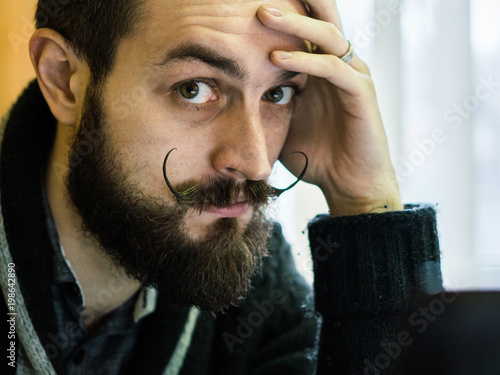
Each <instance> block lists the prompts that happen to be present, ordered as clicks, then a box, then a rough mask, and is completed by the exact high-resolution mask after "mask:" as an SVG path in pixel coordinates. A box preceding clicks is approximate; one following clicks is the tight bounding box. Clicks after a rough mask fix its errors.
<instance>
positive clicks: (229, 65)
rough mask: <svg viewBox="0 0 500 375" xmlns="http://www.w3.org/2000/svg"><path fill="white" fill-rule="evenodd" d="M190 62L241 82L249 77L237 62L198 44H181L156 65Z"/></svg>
mask: <svg viewBox="0 0 500 375" xmlns="http://www.w3.org/2000/svg"><path fill="white" fill-rule="evenodd" d="M189 60H198V61H200V62H202V63H205V64H208V65H210V66H212V67H214V68H215V69H217V70H220V71H222V72H224V73H226V74H227V75H229V76H231V77H233V78H236V79H239V80H241V81H244V80H246V78H247V77H248V74H247V72H246V70H245V69H244V68H243V67H241V66H240V65H239V64H238V63H237V62H236V61H234V60H231V59H230V58H228V57H225V56H223V55H221V54H220V53H218V52H217V51H215V50H213V49H211V48H208V47H205V46H202V45H201V44H197V43H189V44H181V45H180V46H178V47H176V48H174V49H173V50H171V51H169V52H168V53H167V55H166V56H165V58H164V59H163V60H162V61H161V62H160V63H157V64H155V65H157V66H167V65H169V64H170V63H173V62H178V61H189Z"/></svg>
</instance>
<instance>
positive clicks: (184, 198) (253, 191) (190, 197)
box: [163, 148, 309, 212]
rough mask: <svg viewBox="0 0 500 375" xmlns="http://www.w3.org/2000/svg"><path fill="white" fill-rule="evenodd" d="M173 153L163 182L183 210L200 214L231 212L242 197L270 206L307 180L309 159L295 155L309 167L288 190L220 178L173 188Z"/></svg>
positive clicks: (261, 182) (297, 152) (164, 162)
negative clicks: (169, 171)
mask: <svg viewBox="0 0 500 375" xmlns="http://www.w3.org/2000/svg"><path fill="white" fill-rule="evenodd" d="M174 150H176V148H173V149H171V150H170V151H169V152H168V153H167V155H166V156H165V159H164V160H163V178H164V179H165V182H166V184H167V186H168V188H169V189H170V191H171V192H172V194H173V195H174V196H175V198H176V199H177V202H178V203H179V205H181V206H189V207H194V208H196V209H198V210H199V211H200V212H201V211H202V210H203V209H204V208H205V207H209V206H212V207H217V208H228V207H231V206H232V205H234V203H235V202H236V201H237V200H238V198H239V197H240V196H241V194H243V196H244V198H245V201H246V202H247V203H249V204H251V205H263V204H266V203H268V200H269V198H277V197H279V196H280V195H281V194H283V193H284V192H285V191H288V190H290V189H291V188H293V187H294V186H295V185H297V183H298V182H299V181H300V180H302V178H303V177H304V175H305V173H306V171H307V167H308V164H309V159H308V158H307V155H306V154H304V153H303V152H301V151H296V152H293V153H294V154H301V155H303V156H304V158H305V159H306V164H305V166H304V169H303V170H302V173H301V174H300V175H299V177H298V178H297V180H296V181H295V182H294V183H293V184H291V185H290V186H288V187H287V188H285V189H278V188H275V187H272V186H271V185H269V184H268V183H267V182H265V181H249V180H247V181H246V182H244V183H242V184H239V183H237V182H235V181H234V180H233V179H231V178H224V177H217V178H210V179H209V180H208V181H188V182H185V183H183V184H180V185H179V186H178V187H177V188H174V187H173V186H172V184H171V183H170V180H169V179H168V177H167V160H168V157H169V156H170V154H171V153H172V151H174Z"/></svg>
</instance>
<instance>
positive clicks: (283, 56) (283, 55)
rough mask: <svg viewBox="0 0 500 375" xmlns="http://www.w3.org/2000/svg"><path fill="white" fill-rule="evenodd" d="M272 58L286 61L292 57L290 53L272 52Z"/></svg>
mask: <svg viewBox="0 0 500 375" xmlns="http://www.w3.org/2000/svg"><path fill="white" fill-rule="evenodd" d="M274 56H276V57H277V58H278V59H280V60H287V59H289V58H291V57H292V53H291V52H286V51H274Z"/></svg>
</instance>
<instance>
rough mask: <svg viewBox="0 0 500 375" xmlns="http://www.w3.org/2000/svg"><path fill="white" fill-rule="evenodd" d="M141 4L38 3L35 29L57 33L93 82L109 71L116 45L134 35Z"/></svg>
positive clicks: (100, 0) (117, 0) (98, 0)
mask: <svg viewBox="0 0 500 375" xmlns="http://www.w3.org/2000/svg"><path fill="white" fill-rule="evenodd" d="M143 3H144V0H39V1H38V5H37V10H36V14H35V19H36V27H37V29H39V28H43V27H47V28H50V29H53V30H55V31H57V32H59V33H60V34H61V35H62V36H63V37H64V38H66V40H67V41H68V45H69V47H70V48H72V49H73V50H74V51H75V53H76V54H77V56H78V57H79V58H83V59H85V61H86V62H87V64H88V65H89V68H90V71H91V74H92V78H93V79H94V81H95V82H98V81H100V80H102V79H104V78H105V77H106V76H107V75H108V73H109V72H110V71H111V69H112V67H113V63H114V59H115V55H116V50H117V47H118V44H119V42H120V41H121V40H122V39H123V38H125V37H126V36H129V35H130V34H131V33H133V32H134V31H135V29H136V28H137V25H138V23H139V22H140V18H141V15H142V14H141V11H142V10H143V6H142V5H143Z"/></svg>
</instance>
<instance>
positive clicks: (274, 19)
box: [257, 0, 369, 74]
mask: <svg viewBox="0 0 500 375" xmlns="http://www.w3.org/2000/svg"><path fill="white" fill-rule="evenodd" d="M330 1H331V0H330ZM320 2H321V1H317V3H320ZM329 6H330V7H332V4H331V3H329ZM336 14H338V13H336ZM257 15H258V17H259V19H260V21H261V22H262V23H263V24H264V25H265V26H266V27H269V28H271V29H273V30H277V31H280V32H284V33H287V34H291V35H295V36H296V37H298V38H301V39H305V40H308V41H309V42H311V43H313V44H315V45H317V46H318V47H319V48H320V51H321V53H325V54H331V55H334V56H337V57H338V58H340V57H342V56H344V55H345V54H346V53H347V51H348V50H349V43H348V42H347V40H346V39H345V38H344V35H343V34H342V32H341V31H340V30H339V29H338V28H337V27H336V26H335V25H334V24H333V23H331V22H326V21H323V20H318V19H313V18H311V17H307V16H302V15H299V14H296V13H290V12H283V11H281V10H276V9H269V8H266V7H261V8H260V9H259V11H258V13H257ZM344 64H345V63H344ZM346 65H347V64H346ZM350 66H352V67H353V68H354V69H356V70H358V71H359V72H362V73H364V74H369V70H368V68H367V66H366V64H364V63H363V62H362V61H361V59H359V58H358V57H357V56H356V55H355V56H354V58H353V60H352V61H351V62H350Z"/></svg>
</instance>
